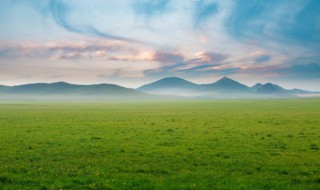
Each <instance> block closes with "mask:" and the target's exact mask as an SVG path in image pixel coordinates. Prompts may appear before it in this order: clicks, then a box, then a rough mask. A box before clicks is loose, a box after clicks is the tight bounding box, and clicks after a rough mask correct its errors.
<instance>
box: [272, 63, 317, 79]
mask: <svg viewBox="0 0 320 190" xmlns="http://www.w3.org/2000/svg"><path fill="white" fill-rule="evenodd" d="M276 72H277V73H279V74H280V75H281V76H283V77H290V78H296V79H298V80H301V79H320V62H318V63H307V64H297V65H291V66H287V67H285V68H281V69H277V70H276Z"/></svg>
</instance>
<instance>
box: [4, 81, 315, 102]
mask: <svg viewBox="0 0 320 190" xmlns="http://www.w3.org/2000/svg"><path fill="white" fill-rule="evenodd" d="M297 95H298V96H304V97H308V96H319V95H320V94H319V93H315V92H309V91H305V90H300V89H293V90H287V89H284V88H282V87H281V86H278V85H276V84H272V83H266V84H261V83H257V84H256V85H254V86H252V87H248V86H246V85H244V84H242V83H239V82H237V81H235V80H233V79H230V78H228V77H223V78H221V79H219V80H217V81H216V82H213V83H210V84H195V83H192V82H190V81H187V80H185V79H182V78H178V77H168V78H163V79H160V80H158V81H155V82H153V83H150V84H146V85H143V86H141V87H139V88H137V89H131V88H125V87H122V86H118V85H115V84H93V85H77V84H69V83H66V82H55V83H35V84H25V85H17V86H3V85H0V99H2V100H3V99H16V98H17V97H18V98H20V97H22V98H26V97H27V98H31V99H41V98H43V99H46V98H48V99H50V98H53V99H57V98H58V99H59V98H61V99H64V98H66V99H68V100H70V99H71V100H73V99H79V98H80V99H154V98H156V99H158V98H160V99H168V98H169V99H172V98H173V99H176V98H181V97H193V98H270V97H295V96H297Z"/></svg>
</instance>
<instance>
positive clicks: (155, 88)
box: [137, 77, 199, 95]
mask: <svg viewBox="0 0 320 190" xmlns="http://www.w3.org/2000/svg"><path fill="white" fill-rule="evenodd" d="M198 88H199V85H197V84H194V83H192V82H189V81H187V80H184V79H182V78H178V77H167V78H163V79H160V80H158V81H155V82H153V83H150V84H146V85H143V86H141V87H139V88H138V89H137V90H139V91H142V92H147V93H152V94H173V95H180V94H186V93H193V92H196V91H197V90H198Z"/></svg>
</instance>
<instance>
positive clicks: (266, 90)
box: [256, 83, 290, 94]
mask: <svg viewBox="0 0 320 190" xmlns="http://www.w3.org/2000/svg"><path fill="white" fill-rule="evenodd" d="M256 92H257V93H262V94H275V93H281V94H282V93H289V92H290V91H288V90H286V89H284V88H282V87H280V86H278V85H276V84H272V83H266V84H264V85H262V86H261V87H260V88H257V89H256Z"/></svg>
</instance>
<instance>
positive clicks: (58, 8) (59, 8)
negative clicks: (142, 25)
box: [49, 0, 134, 42]
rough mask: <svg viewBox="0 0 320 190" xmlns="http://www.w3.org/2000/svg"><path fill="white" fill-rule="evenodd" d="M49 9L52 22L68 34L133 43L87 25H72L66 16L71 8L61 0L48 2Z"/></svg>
mask: <svg viewBox="0 0 320 190" xmlns="http://www.w3.org/2000/svg"><path fill="white" fill-rule="evenodd" d="M49 9H50V11H51V14H52V18H53V19H54V21H55V22H56V23H57V24H58V25H59V26H61V27H62V28H64V29H66V30H68V31H70V32H74V33H78V34H85V35H91V36H96V37H102V38H107V39H114V40H123V41H131V42H133V41H134V40H131V39H128V38H124V37H120V36H115V35H111V34H109V33H106V32H102V31H100V30H98V29H97V28H96V27H94V26H92V25H89V24H88V23H87V24H82V25H75V24H73V23H72V22H71V21H70V20H68V16H69V14H70V12H72V8H71V6H69V5H68V4H67V3H65V2H64V1H62V0H50V3H49Z"/></svg>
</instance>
